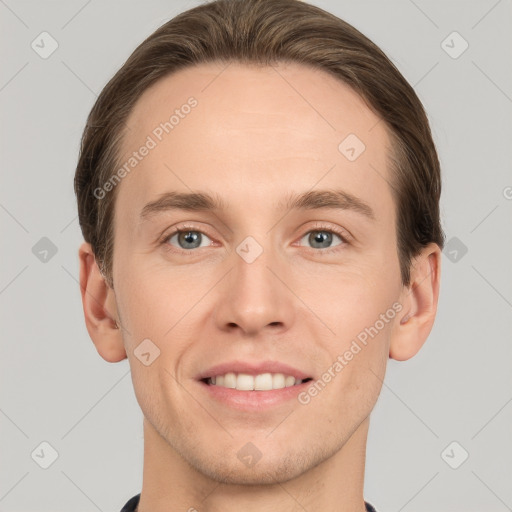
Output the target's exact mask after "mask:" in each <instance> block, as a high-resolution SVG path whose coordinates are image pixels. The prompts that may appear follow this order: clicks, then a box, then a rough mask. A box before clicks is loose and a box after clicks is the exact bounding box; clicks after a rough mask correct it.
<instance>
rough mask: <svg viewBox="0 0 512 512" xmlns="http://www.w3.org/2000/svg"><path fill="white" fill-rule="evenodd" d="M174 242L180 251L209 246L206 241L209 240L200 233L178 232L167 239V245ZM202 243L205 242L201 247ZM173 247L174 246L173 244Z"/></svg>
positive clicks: (191, 231)
mask: <svg viewBox="0 0 512 512" xmlns="http://www.w3.org/2000/svg"><path fill="white" fill-rule="evenodd" d="M173 240H176V241H177V243H178V247H179V248H180V249H197V248H198V247H207V246H208V245H210V244H209V243H208V242H207V241H210V242H211V240H210V239H209V238H208V237H207V236H206V235H205V234H204V233H201V231H193V230H186V231H178V232H176V233H174V235H172V236H171V237H170V238H169V243H172V242H173ZM203 242H207V243H205V244H203V245H202V243H203ZM173 245H175V244H173Z"/></svg>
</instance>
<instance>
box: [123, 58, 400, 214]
mask: <svg viewBox="0 0 512 512" xmlns="http://www.w3.org/2000/svg"><path fill="white" fill-rule="evenodd" d="M127 128H128V129H127V130H126V133H125V137H124V139H123V143H122V146H121V162H122V163H126V162H128V159H130V157H131V155H133V152H134V151H135V152H136V151H138V149H139V148H141V147H142V146H145V145H146V146H148V147H149V146H151V149H150V150H149V151H145V153H146V154H145V156H144V157H142V158H140V159H139V160H138V161H137V163H136V166H134V170H133V171H132V170H130V173H129V176H128V177H127V178H126V179H124V180H123V182H122V183H121V189H122V190H123V189H126V190H125V191H120V196H124V198H125V201H126V202H129V204H132V205H134V204H139V203H140V204H141V203H142V202H143V200H146V201H147V200H149V199H153V198H154V197H155V196H158V194H161V193H163V192H165V191H167V190H168V189H170V190H182V191H190V189H202V190H204V189H208V190H210V191H212V192H222V195H223V196H226V197H227V199H228V201H229V199H230V197H229V196H230V194H231V199H233V201H236V200H238V201H239V202H240V204H242V203H243V202H247V200H250V199H251V198H252V199H254V198H255V197H257V196H258V195H260V196H261V197H263V196H264V197H266V198H269V193H272V194H274V193H276V194H277V193H278V191H279V190H280V188H282V189H283V190H290V189H293V188H294V187H296V188H297V190H298V191H299V190H300V191H303V190H304V189H311V188H313V187H314V186H315V184H316V183H317V184H318V186H319V187H321V188H329V187H335V188H340V187H341V188H347V189H349V190H350V191H351V192H352V193H354V194H355V195H359V196H366V198H368V200H369V201H370V202H372V203H373V204H375V205H376V209H377V210H379V209H386V208H387V207H389V201H390V199H391V196H390V190H389V176H388V172H389V171H388V160H387V158H388V154H389V137H388V134H387V129H386V127H385V123H383V122H379V117H378V116H377V115H376V114H374V113H373V112H372V110H371V109H370V108H369V107H368V106H367V104H366V103H365V101H364V100H363V99H362V98H361V97H360V96H359V95H358V94H357V93H356V92H355V91H353V90H352V89H351V88H350V87H349V86H347V85H346V84H344V83H342V82H341V81H339V80H338V79H336V78H334V77H333V76H331V75H329V74H327V73H326V72H324V71H321V70H318V69H313V68H310V67H306V66H302V65H300V64H295V63H293V64H290V63H287V64H284V63H281V64H279V65H277V66H274V67H271V66H255V65H242V64H239V63H230V64H228V65H226V64H220V63H211V64H201V65H198V66H194V67H189V68H185V69H183V70H180V71H178V72H175V73H173V74H171V75H168V76H166V77H164V78H162V79H160V80H159V81H158V82H156V83H155V84H153V86H151V87H150V88H149V89H148V90H146V91H145V92H144V93H143V95H142V96H141V97H140V98H139V100H138V101H137V103H136V104H135V106H134V108H133V110H132V112H131V114H130V116H129V118H128V120H127ZM354 156H355V158H354ZM270 185H271V186H270ZM322 186H323V187H322ZM370 196H374V197H373V198H371V197H370ZM276 199H279V198H278V197H277V196H276ZM379 203H380V204H379Z"/></svg>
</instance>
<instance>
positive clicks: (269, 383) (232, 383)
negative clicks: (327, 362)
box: [201, 372, 312, 391]
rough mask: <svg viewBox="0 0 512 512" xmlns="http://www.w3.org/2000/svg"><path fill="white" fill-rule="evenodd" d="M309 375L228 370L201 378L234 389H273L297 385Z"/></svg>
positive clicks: (306, 379)
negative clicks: (300, 376) (301, 377)
mask: <svg viewBox="0 0 512 512" xmlns="http://www.w3.org/2000/svg"><path fill="white" fill-rule="evenodd" d="M311 380H312V378H311V377H306V378H304V379H300V378H297V377H294V376H293V375H287V374H284V373H260V374H256V375H251V374H249V373H235V372H228V373H225V374H222V375H215V376H212V377H206V378H203V379H201V381H202V382H204V383H205V384H207V385H208V386H216V387H221V388H228V389H236V390H238V391H273V390H277V389H283V388H289V387H292V386H299V385H301V384H303V383H306V382H309V381H311Z"/></svg>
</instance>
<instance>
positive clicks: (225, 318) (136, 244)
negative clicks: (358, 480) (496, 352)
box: [113, 64, 402, 483]
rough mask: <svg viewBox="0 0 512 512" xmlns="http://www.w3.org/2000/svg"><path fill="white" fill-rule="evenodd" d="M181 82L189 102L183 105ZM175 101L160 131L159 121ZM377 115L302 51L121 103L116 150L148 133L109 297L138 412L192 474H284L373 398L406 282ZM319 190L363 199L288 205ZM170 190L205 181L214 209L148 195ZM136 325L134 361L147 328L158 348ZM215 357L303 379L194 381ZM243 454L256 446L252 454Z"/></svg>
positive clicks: (209, 373) (229, 365)
mask: <svg viewBox="0 0 512 512" xmlns="http://www.w3.org/2000/svg"><path fill="white" fill-rule="evenodd" d="M190 97H193V98H194V99H195V100H196V101H197V104H195V106H193V107H191V108H182V105H185V104H187V101H188V100H189V98H190ZM189 105H190V103H189ZM176 109H179V113H177V114H176V115H177V116H178V117H179V121H178V122H176V118H174V120H173V123H175V124H174V126H173V128H172V129H169V127H167V130H168V132H169V133H166V132H165V130H163V129H162V128H161V127H160V130H158V127H159V126H160V123H165V122H166V121H169V118H170V116H171V115H173V114H174V111H175V110H176ZM378 120H379V118H378V117H377V116H376V115H375V114H374V113H372V112H371V111H370V110H369V108H368V107H367V106H366V104H365V103H364V102H363V101H362V100H361V98H360V97H359V96H358V95H357V94H356V93H354V92H353V91H352V90H351V89H350V88H348V87H347V86H345V85H343V84H342V83H340V82H338V81H337V80H335V79H334V78H332V77H331V76H329V75H327V74H324V73H323V72H320V71H315V70H312V69H309V68H305V67H302V66H299V65H286V66H284V65H279V66H278V67H277V68H276V69H273V68H271V67H260V68H256V67H247V66H242V65H239V64H231V65H229V66H228V67H227V68H226V69H224V70H223V66H220V65H214V64H211V65H201V66H198V67H195V68H188V69H185V70H182V71H180V72H178V73H176V74H174V75H172V76H169V77H167V78H165V79H162V80H160V81H159V82H157V83H156V84H155V85H154V86H153V87H152V88H150V89H149V90H147V91H146V92H145V93H144V95H143V96H142V97H141V98H140V100H139V101H138V103H137V104H136V106H135V108H134V110H133V112H132V113H131V115H130V118H129V120H128V127H129V130H128V131H127V135H126V138H125V140H124V142H123V155H122V161H123V162H125V161H127V160H128V159H129V157H130V156H131V155H132V153H133V151H138V150H139V148H140V147H141V146H142V145H144V144H147V143H148V136H150V137H151V139H152V140H153V142H154V143H155V145H154V147H151V149H150V150H149V151H148V154H147V155H146V156H144V157H142V158H141V159H140V161H139V162H138V163H137V165H136V166H135V167H134V168H133V169H132V170H130V172H129V174H128V175H127V176H126V177H125V178H124V179H123V181H122V182H121V183H120V184H119V185H118V187H119V188H118V190H117V193H118V196H117V199H116V205H115V219H114V229H115V238H114V248H115V249H114V260H113V261H114V262H113V279H114V289H115V300H116V307H117V311H118V315H119V318H120V320H121V323H122V326H123V337H124V344H125V347H126V352H127V355H128V358H129V362H130V366H131V371H132V379H133V383H134V388H135V393H136V396H137V400H138V402H139V404H140V407H141V408H142V411H143V413H144V415H145V417H146V419H147V421H148V422H149V424H150V425H151V427H152V428H154V429H155V431H157V432H158V433H159V434H160V436H162V438H163V439H165V440H166V442H167V443H168V444H169V445H170V446H171V447H172V448H173V449H174V450H176V452H178V453H179V454H180V455H181V456H182V457H183V458H184V459H185V461H187V462H188V463H189V464H190V466H192V467H193V468H195V469H197V470H198V471H200V472H201V473H203V474H205V475H208V476H210V477H213V478H215V479H217V480H219V481H225V482H231V483H257V482H259V483H263V482H272V481H273V480H274V479H275V480H279V481H286V480H288V479H289V478H292V477H294V476H297V475H299V474H301V473H303V472H304V471H306V470H308V469H311V468H313V467H315V466H316V465H318V464H319V463H320V462H322V461H324V460H326V459H327V458H328V457H330V456H332V455H333V454H335V453H336V452H338V451H339V450H340V449H341V448H342V447H343V445H344V444H345V443H346V442H347V440H348V439H349V438H350V436H351V435H352V434H353V433H354V432H355V431H356V430H357V429H358V427H359V426H360V425H361V424H362V422H364V421H365V420H366V418H367V417H368V415H369V413H370V411H371V410H372V408H373V406H374V404H375V401H376V399H377V397H378V394H379V391H380V388H381V383H382V382H381V379H383V377H384V373H385V366H386V362H387V359H388V355H389V343H390V339H391V336H392V333H393V326H394V325H395V324H396V323H398V322H399V319H398V315H397V316H396V317H395V318H394V319H393V318H392V316H391V315H390V314H389V310H390V308H391V307H392V304H393V303H395V302H396V301H397V300H398V299H399V297H400V293H401V292H402V286H401V282H400V269H399V261H398V255H397V242H396V233H395V209H394V203H393V199H392V196H391V189H390V185H389V183H388V181H387V180H390V173H389V168H388V163H387V157H388V154H389V150H390V147H389V138H388V136H387V133H386V128H385V126H384V123H379V124H377V125H376V123H377V122H378ZM350 134H355V136H356V137H357V138H358V139H360V141H362V142H363V143H364V145H365V150H364V151H363V152H362V153H360V151H361V149H362V146H360V142H358V141H357V139H356V138H354V136H353V135H352V136H351V138H349V139H347V141H346V142H344V143H343V144H342V145H341V150H340V148H339V146H340V143H342V141H344V139H346V138H347V137H348V136H349V135H350ZM159 139H161V140H159ZM149 146H153V144H152V143H151V142H150V143H149ZM351 148H353V149H351ZM143 152H144V151H143ZM359 153H360V154H359ZM139 156H140V155H139ZM318 191H331V192H332V191H343V192H345V193H346V194H350V195H351V196H354V197H355V198H357V199H358V200H359V201H360V202H361V203H363V202H364V203H366V205H367V206H368V208H367V209H366V213H365V212H364V211H363V209H362V208H359V209H357V208H354V207H346V208H337V207H334V206H333V203H332V202H329V203H325V204H327V207H318V206H321V205H319V204H318V203H316V206H317V207H316V208H311V207H310V208H308V207H305V208H301V207H300V205H299V207H294V208H289V204H288V203H287V201H289V200H290V198H292V197H293V196H295V195H301V194H305V193H310V194H311V193H317V192H318ZM170 192H175V193H183V194H189V193H192V192H197V193H205V194H209V195H211V196H213V197H214V198H220V199H221V201H222V203H223V204H222V208H220V209H216V210H209V209H202V210H201V209H192V208H191V209H182V208H173V209H161V208H155V207H153V208H150V207H148V208H146V209H145V210H144V208H145V206H146V205H148V204H149V203H153V202H154V201H156V200H158V199H160V198H161V197H162V196H163V195H165V194H167V193H170ZM339 201H340V202H341V199H339ZM181 204H182V205H183V201H182V202H181ZM344 204H345V206H347V205H348V206H350V205H349V204H348V203H347V202H346V201H345V203H344ZM160 206H161V205H160ZM302 206H307V204H306V205H302ZM309 206H311V204H310V205H309ZM370 209H371V210H370ZM143 211H144V212H145V214H143ZM370 212H373V218H371V215H370V214H369V213H370ZM177 228H178V229H181V230H183V231H185V233H183V234H182V235H181V236H180V235H174V230H175V229H177ZM187 233H189V234H188V235H187ZM173 235H174V236H173ZM248 237H249V238H248ZM387 311H388V314H387V316H386V319H387V321H385V322H383V321H382V315H386V312H387ZM379 319H381V321H380V322H378V321H379ZM376 322H377V325H378V326H379V327H381V326H382V325H383V327H381V328H379V329H375V325H376ZM372 327H373V331H371V332H372V336H369V335H368V331H366V332H367V343H366V344H363V343H362V342H361V341H358V342H357V345H358V346H359V348H360V350H359V351H357V349H356V348H355V346H354V344H353V342H354V340H361V339H362V337H361V333H362V332H364V331H365V328H366V329H370V328H372ZM375 331H378V332H377V334H375ZM358 335H359V338H358ZM363 337H364V336H363ZM143 340H151V343H149V342H147V341H146V342H145V343H146V345H144V347H147V348H148V349H147V350H146V352H149V353H150V354H151V355H150V356H147V355H146V356H143V357H142V358H141V359H143V360H144V358H146V359H147V360H148V359H153V358H154V357H155V354H156V349H155V348H154V346H153V345H152V344H154V345H155V346H156V347H158V349H159V350H160V354H159V356H158V357H156V359H154V360H153V362H152V363H151V364H149V365H147V366H146V365H145V364H143V363H142V362H141V361H140V360H139V358H138V357H136V355H135V354H134V350H135V349H136V348H137V347H138V346H139V344H140V343H141V342H142V341H143ZM151 347H153V348H151ZM347 351H352V354H353V357H352V358H350V360H347V358H346V357H343V356H344V354H345V353H346V352H347ZM338 356H341V357H342V358H343V359H342V360H343V361H345V364H343V365H342V369H341V370H340V366H338V365H335V363H336V361H338V362H340V359H339V358H338ZM270 363H272V364H273V365H274V366H272V365H271V364H270ZM279 364H282V365H286V368H284V367H280V366H279ZM340 364H341V363H340ZM218 365H223V366H222V368H217V369H216V368H214V367H217V366H218ZM237 365H238V366H237ZM243 365H246V367H244V366H243ZM334 368H335V369H334ZM329 369H331V370H330V375H331V379H329V380H330V381H329V382H327V383H326V382H325V380H326V378H325V377H322V376H323V375H324V374H325V373H326V372H328V371H329ZM228 373H235V374H238V373H248V374H264V373H270V374H271V376H270V379H271V382H272V383H273V384H275V385H276V387H279V386H280V382H281V381H282V378H281V377H280V376H279V375H277V376H276V375H275V374H279V373H283V374H284V376H285V377H286V376H289V377H293V376H294V375H295V376H303V377H308V378H311V379H312V381H310V382H309V383H308V382H306V383H302V384H299V385H296V386H290V387H285V388H281V389H276V390H273V391H272V390H270V391H264V390H258V391H243V390H237V389H231V388H227V387H224V386H225V385H226V384H228V385H232V384H231V382H232V379H233V376H227V377H225V378H224V384H223V385H215V386H214V385H212V384H207V383H206V382H205V381H204V380H201V379H204V378H207V377H213V376H217V375H219V374H222V375H224V374H228ZM268 379H269V377H268V376H265V377H259V378H257V379H256V382H257V383H258V385H262V386H266V385H268V382H269V380H268ZM220 380H222V379H220ZM285 380H286V379H285ZM318 380H321V381H322V382H324V385H323V386H321V387H320V391H317V393H316V394H315V393H311V394H310V393H308V389H310V388H309V387H310V386H311V385H312V384H314V382H316V381H318ZM237 382H238V385H239V387H243V386H244V385H246V384H248V385H249V386H250V385H251V383H252V380H251V378H250V377H249V378H248V377H244V376H242V377H239V378H238V381H237ZM288 383H290V379H288ZM221 384H222V383H221ZM308 397H309V398H308ZM299 398H300V399H299ZM248 443H252V445H254V446H252V445H248ZM247 454H248V455H252V456H254V457H256V458H258V457H259V454H261V458H260V460H258V462H257V464H256V465H253V464H251V463H250V461H249V458H247V457H245V456H246V455H247Z"/></svg>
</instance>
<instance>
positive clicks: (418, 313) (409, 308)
mask: <svg viewBox="0 0 512 512" xmlns="http://www.w3.org/2000/svg"><path fill="white" fill-rule="evenodd" d="M440 280H441V249H440V248H439V246H438V245H437V244H434V243H432V244H429V245H428V246H426V247H424V248H423V250H422V252H421V253H420V254H419V255H418V256H417V257H416V258H414V261H413V262H412V265H411V284H410V286H408V287H403V289H402V293H401V294H400V304H402V306H403V309H402V311H401V312H400V315H399V316H397V321H399V323H395V325H394V326H393V334H392V338H391V343H390V347H389V357H390V358H391V359H396V360H397V361H405V360H407V359H410V358H411V357H413V356H414V355H415V354H416V353H417V352H418V351H419V350H420V348H421V347H422V345H423V343H425V341H426V339H427V337H428V335H429V334H430V331H431V330H432V326H433V325H434V320H435V317H436V313H437V301H438V298H439V285H440Z"/></svg>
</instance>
